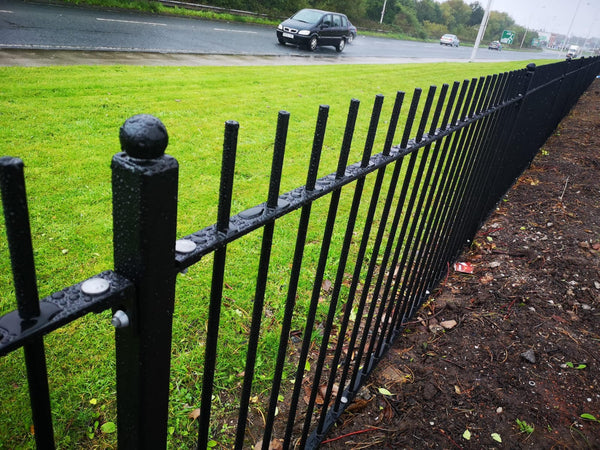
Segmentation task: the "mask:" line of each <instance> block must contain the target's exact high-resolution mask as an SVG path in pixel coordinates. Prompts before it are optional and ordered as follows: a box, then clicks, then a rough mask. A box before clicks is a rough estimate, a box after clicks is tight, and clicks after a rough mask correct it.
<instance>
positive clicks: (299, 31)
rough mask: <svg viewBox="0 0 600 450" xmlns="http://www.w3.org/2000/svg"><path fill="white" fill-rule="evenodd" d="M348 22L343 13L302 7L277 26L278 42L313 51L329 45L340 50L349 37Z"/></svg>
mask: <svg viewBox="0 0 600 450" xmlns="http://www.w3.org/2000/svg"><path fill="white" fill-rule="evenodd" d="M349 27H350V22H349V21H348V18H347V17H346V16H345V15H344V14H340V13H335V12H329V11H321V10H319V9H302V10H300V11H298V12H297V13H296V14H294V15H293V16H292V17H290V18H289V19H287V20H284V21H283V22H281V23H280V24H279V25H278V26H277V40H278V41H279V43H280V44H282V45H285V44H294V45H298V46H300V47H305V48H307V49H308V50H310V51H314V50H315V49H316V48H317V47H318V46H324V45H330V46H333V47H335V49H336V51H338V52H341V51H342V50H344V47H345V46H346V42H348V40H349V39H350V28H349Z"/></svg>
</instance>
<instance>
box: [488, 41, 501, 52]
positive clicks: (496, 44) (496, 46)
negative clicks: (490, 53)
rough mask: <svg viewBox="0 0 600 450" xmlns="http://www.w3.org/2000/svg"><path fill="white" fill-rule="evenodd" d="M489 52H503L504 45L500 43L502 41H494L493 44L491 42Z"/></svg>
mask: <svg viewBox="0 0 600 450" xmlns="http://www.w3.org/2000/svg"><path fill="white" fill-rule="evenodd" d="M488 50H498V51H501V50H502V44H501V43H500V41H492V42H490V45H488Z"/></svg>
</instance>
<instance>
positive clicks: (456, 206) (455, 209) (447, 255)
mask: <svg viewBox="0 0 600 450" xmlns="http://www.w3.org/2000/svg"><path fill="white" fill-rule="evenodd" d="M461 165H462V163H461ZM462 173H463V174H464V173H465V172H464V171H463V172H462ZM459 187H460V186H459ZM453 189H455V183H453ZM459 198H460V197H458V196H457V197H455V198H454V199H453V201H452V202H451V207H450V211H452V212H451V214H450V215H449V216H448V218H447V223H446V225H445V227H444V228H445V231H444V232H443V233H444V234H443V235H446V234H447V233H448V230H449V227H450V224H454V220H455V219H456V218H457V217H458V215H459V214H460V203H457V200H458V199H459ZM455 244H456V233H453V234H452V235H448V236H447V238H446V244H445V249H444V250H443V253H442V255H443V258H442V261H444V264H446V263H445V261H449V260H450V259H452V257H451V255H453V254H454V253H455V251H456V248H455Z"/></svg>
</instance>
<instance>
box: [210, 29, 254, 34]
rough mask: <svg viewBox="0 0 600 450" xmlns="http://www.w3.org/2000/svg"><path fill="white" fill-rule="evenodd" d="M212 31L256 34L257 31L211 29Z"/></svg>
mask: <svg viewBox="0 0 600 450" xmlns="http://www.w3.org/2000/svg"><path fill="white" fill-rule="evenodd" d="M213 30H215V31H227V32H228V33H246V34H258V31H243V30H228V29H227V28H213Z"/></svg>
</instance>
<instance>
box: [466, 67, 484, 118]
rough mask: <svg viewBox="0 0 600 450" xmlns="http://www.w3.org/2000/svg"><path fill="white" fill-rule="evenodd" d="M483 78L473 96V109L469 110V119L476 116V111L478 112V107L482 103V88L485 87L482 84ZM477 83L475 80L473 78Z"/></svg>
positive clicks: (480, 79)
mask: <svg viewBox="0 0 600 450" xmlns="http://www.w3.org/2000/svg"><path fill="white" fill-rule="evenodd" d="M482 79H483V77H479V79H478V82H477V87H476V89H475V94H474V95H473V101H472V102H471V107H470V109H469V118H472V117H473V116H474V115H475V111H476V110H477V106H478V105H479V103H480V102H481V100H482V99H481V88H482V87H483V82H482ZM473 81H475V78H473Z"/></svg>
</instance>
